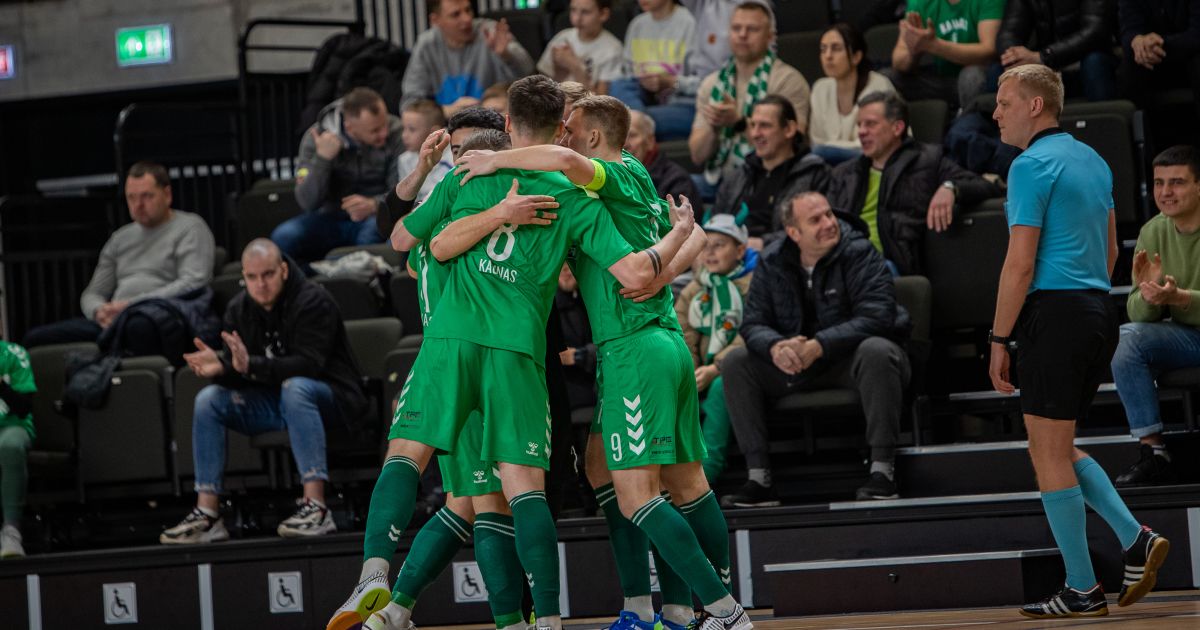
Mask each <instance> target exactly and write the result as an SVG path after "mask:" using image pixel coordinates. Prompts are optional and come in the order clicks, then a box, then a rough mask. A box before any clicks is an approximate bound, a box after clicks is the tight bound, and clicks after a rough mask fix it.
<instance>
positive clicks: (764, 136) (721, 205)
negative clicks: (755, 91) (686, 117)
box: [713, 94, 829, 250]
mask: <svg viewBox="0 0 1200 630" xmlns="http://www.w3.org/2000/svg"><path fill="white" fill-rule="evenodd" d="M746 135H747V137H749V138H750V142H751V143H752V144H753V145H754V152H753V153H751V154H750V155H747V156H746V160H745V161H744V162H743V163H742V165H741V166H740V167H738V168H737V170H735V171H734V172H732V173H730V175H729V176H728V177H727V178H726V179H725V180H724V181H722V182H721V187H720V188H718V189H717V201H716V203H715V204H714V205H713V214H732V215H736V216H737V218H738V223H739V224H741V225H745V226H746V229H747V230H749V232H750V241H749V243H747V244H748V245H749V247H751V248H752V249H757V250H762V248H763V246H764V245H769V244H771V243H773V242H775V241H777V240H779V239H781V238H783V237H784V233H783V224H782V223H781V222H780V217H781V216H782V214H783V210H784V207H785V205H786V202H787V200H788V199H790V198H791V197H792V196H793V195H795V194H796V193H799V192H805V191H810V190H811V191H816V192H821V193H823V192H825V189H826V188H828V186H829V165H828V164H826V163H825V160H822V159H821V158H820V157H817V156H816V155H814V154H812V153H810V152H809V150H808V146H806V145H805V144H804V143H803V134H801V133H800V128H799V126H798V123H797V120H796V108H795V107H792V103H791V102H790V101H788V100H787V99H786V98H783V97H781V96H777V95H775V94H768V95H767V96H765V97H763V99H762V100H760V101H759V102H758V103H756V104H755V105H754V109H752V110H751V112H750V117H749V118H748V119H747V128H746Z"/></svg>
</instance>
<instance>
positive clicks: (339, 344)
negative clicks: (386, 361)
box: [220, 260, 367, 424]
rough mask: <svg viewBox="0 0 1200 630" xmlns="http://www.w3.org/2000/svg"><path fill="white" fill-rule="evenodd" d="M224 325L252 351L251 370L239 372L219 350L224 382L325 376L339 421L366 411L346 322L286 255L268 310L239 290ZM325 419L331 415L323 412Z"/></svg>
mask: <svg viewBox="0 0 1200 630" xmlns="http://www.w3.org/2000/svg"><path fill="white" fill-rule="evenodd" d="M223 329H224V330H226V331H235V330H236V331H237V333H238V334H239V335H241V337H242V341H243V342H244V343H245V344H246V350H247V351H248V352H249V353H250V370H249V372H248V373H247V374H246V375H245V376H242V375H241V374H238V373H237V372H236V371H235V370H234V369H233V366H232V364H230V362H229V357H228V353H226V354H223V355H222V359H221V361H222V363H224V364H225V376H223V377H221V379H220V381H221V384H222V385H226V386H230V387H245V386H253V385H262V386H268V387H279V386H280V385H281V384H282V383H283V382H284V381H286V380H287V379H289V378H292V377H294V376H303V377H307V378H311V379H316V380H320V381H325V382H326V383H328V384H329V386H330V387H332V388H333V393H334V397H335V398H336V399H337V403H338V408H339V409H341V412H342V418H341V419H342V421H343V422H345V423H346V424H354V423H356V422H357V421H358V420H359V419H360V418H361V417H362V415H363V412H364V411H366V406H367V399H366V395H365V394H364V392H363V389H362V376H361V375H362V372H361V371H360V370H359V368H358V362H357V361H355V359H354V354H353V353H352V352H351V351H350V342H349V340H347V338H346V326H345V324H344V323H343V322H342V314H341V312H340V311H339V310H338V307H337V304H336V303H335V302H334V301H333V298H332V297H330V295H329V293H328V292H327V291H325V289H324V288H323V287H321V286H320V285H318V284H316V283H313V282H310V281H309V280H308V279H306V278H305V277H304V272H303V271H301V270H300V268H299V267H298V266H296V264H295V263H294V262H292V261H290V260H289V261H288V279H287V282H286V283H285V284H284V286H283V294H282V295H281V296H279V300H278V301H277V302H276V303H275V306H274V308H272V309H271V310H270V311H267V310H264V309H263V308H262V307H261V306H259V305H258V303H257V302H255V301H254V300H252V299H250V295H249V294H248V293H246V291H245V290H243V291H242V292H241V293H238V294H237V295H236V296H234V298H233V299H232V300H231V301H230V302H229V306H228V307H227V308H226V309H225V323H224V326H223ZM322 420H324V421H325V422H326V424H328V422H329V421H330V420H332V418H322Z"/></svg>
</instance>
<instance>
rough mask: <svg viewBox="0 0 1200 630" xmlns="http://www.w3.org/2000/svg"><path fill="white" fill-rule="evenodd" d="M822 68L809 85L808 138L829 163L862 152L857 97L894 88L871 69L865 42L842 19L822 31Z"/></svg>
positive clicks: (857, 32)
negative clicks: (823, 72) (821, 74)
mask: <svg viewBox="0 0 1200 630" xmlns="http://www.w3.org/2000/svg"><path fill="white" fill-rule="evenodd" d="M821 69H822V70H824V71H825V76H824V77H822V78H820V79H817V82H816V83H814V84H813V86H812V100H811V110H810V111H809V117H808V142H809V144H811V145H812V151H813V153H815V154H817V155H819V156H821V158H823V159H824V160H825V161H826V162H828V163H829V164H830V165H831V166H836V165H837V164H839V163H841V162H845V161H846V160H849V159H851V158H855V157H858V156H859V155H861V154H862V145H861V144H860V143H859V141H858V131H857V129H856V127H857V124H858V99H859V98H860V97H861V96H862V95H863V94H870V93H872V92H885V93H886V92H894V91H895V88H893V87H892V82H891V81H888V80H887V77H885V76H883V75H882V74H879V73H878V72H875V71H873V70H871V61H870V60H869V59H867V42H866V40H864V39H863V36H862V33H861V32H859V31H857V30H855V29H854V27H852V26H850V25H849V24H846V23H845V22H842V23H839V24H834V25H833V26H830V27H829V28H827V29H825V32H824V33H822V34H821Z"/></svg>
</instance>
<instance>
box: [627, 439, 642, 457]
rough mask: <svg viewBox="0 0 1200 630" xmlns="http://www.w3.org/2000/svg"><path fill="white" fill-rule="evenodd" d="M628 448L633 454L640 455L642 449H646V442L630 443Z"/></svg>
mask: <svg viewBox="0 0 1200 630" xmlns="http://www.w3.org/2000/svg"><path fill="white" fill-rule="evenodd" d="M629 450H631V451H633V454H634V455H641V454H642V451H644V450H646V443H645V442H638V443H637V444H630V445H629Z"/></svg>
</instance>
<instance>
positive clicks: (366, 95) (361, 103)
mask: <svg viewBox="0 0 1200 630" xmlns="http://www.w3.org/2000/svg"><path fill="white" fill-rule="evenodd" d="M364 110H365V111H369V112H371V113H372V114H378V113H380V112H386V111H387V105H385V104H384V102H383V97H382V96H380V95H379V92H376V91H375V90H372V89H371V88H369V87H356V88H354V89H353V90H350V91H349V92H346V95H345V96H343V97H342V115H343V116H349V117H350V118H358V117H359V116H361V115H362V113H363V111H364Z"/></svg>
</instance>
